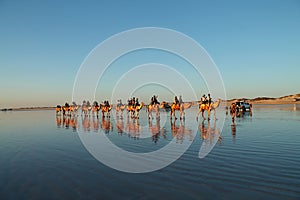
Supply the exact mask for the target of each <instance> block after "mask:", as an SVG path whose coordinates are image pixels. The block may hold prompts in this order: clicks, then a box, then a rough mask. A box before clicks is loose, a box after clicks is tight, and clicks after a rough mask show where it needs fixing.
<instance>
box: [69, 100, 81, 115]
mask: <svg viewBox="0 0 300 200" xmlns="http://www.w3.org/2000/svg"><path fill="white" fill-rule="evenodd" d="M78 108H79V106H78V105H77V104H76V103H75V102H72V105H71V106H70V107H69V110H70V112H71V114H73V116H74V115H75V114H76V113H77V110H78Z"/></svg>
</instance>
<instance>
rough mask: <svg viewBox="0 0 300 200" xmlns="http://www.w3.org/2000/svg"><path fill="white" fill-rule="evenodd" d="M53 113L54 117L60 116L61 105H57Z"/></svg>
mask: <svg viewBox="0 0 300 200" xmlns="http://www.w3.org/2000/svg"><path fill="white" fill-rule="evenodd" d="M55 111H56V115H58V114H60V113H61V111H62V107H61V105H57V106H56V108H55Z"/></svg>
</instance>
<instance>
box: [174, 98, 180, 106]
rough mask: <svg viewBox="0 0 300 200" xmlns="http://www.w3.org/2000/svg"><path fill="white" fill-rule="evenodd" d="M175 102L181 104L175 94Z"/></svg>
mask: <svg viewBox="0 0 300 200" xmlns="http://www.w3.org/2000/svg"><path fill="white" fill-rule="evenodd" d="M174 104H175V105H179V100H178V98H177V96H175V98H174Z"/></svg>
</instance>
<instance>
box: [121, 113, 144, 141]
mask: <svg viewBox="0 0 300 200" xmlns="http://www.w3.org/2000/svg"><path fill="white" fill-rule="evenodd" d="M124 130H125V132H126V133H127V134H128V136H129V137H130V138H133V139H139V138H140V135H141V130H142V125H141V124H140V123H139V119H130V118H127V123H126V125H125V129H124Z"/></svg>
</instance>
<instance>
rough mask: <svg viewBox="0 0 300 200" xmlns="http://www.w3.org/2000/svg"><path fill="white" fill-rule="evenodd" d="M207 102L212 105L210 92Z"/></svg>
mask: <svg viewBox="0 0 300 200" xmlns="http://www.w3.org/2000/svg"><path fill="white" fill-rule="evenodd" d="M207 103H208V105H209V106H210V104H211V103H212V100H211V97H210V94H208V95H207Z"/></svg>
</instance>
